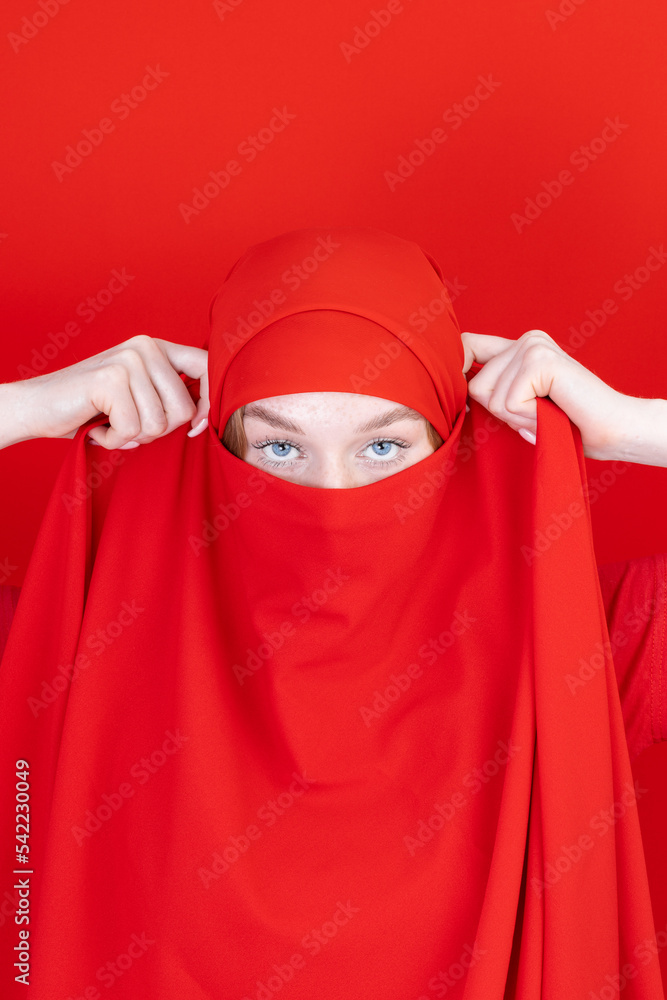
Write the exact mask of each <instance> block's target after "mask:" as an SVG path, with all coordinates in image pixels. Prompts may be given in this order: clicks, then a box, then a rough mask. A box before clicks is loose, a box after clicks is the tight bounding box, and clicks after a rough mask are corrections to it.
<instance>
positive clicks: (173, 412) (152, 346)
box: [124, 337, 206, 443]
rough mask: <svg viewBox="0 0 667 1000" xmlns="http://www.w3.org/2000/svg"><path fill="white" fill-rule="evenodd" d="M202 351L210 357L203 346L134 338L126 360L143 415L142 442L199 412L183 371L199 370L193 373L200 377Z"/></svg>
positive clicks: (133, 389) (186, 372)
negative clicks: (186, 384) (192, 346)
mask: <svg viewBox="0 0 667 1000" xmlns="http://www.w3.org/2000/svg"><path fill="white" fill-rule="evenodd" d="M174 348H175V349H176V350H172V349H174ZM168 352H169V353H168ZM201 355H204V357H206V352H205V351H202V350H201V348H189V347H187V346H185V345H181V344H171V343H170V342H169V341H162V340H158V339H155V338H152V337H136V338H133V341H132V347H131V348H130V349H129V350H128V352H127V357H126V358H124V361H125V363H126V365H127V368H128V370H129V372H130V388H131V390H132V394H133V396H134V398H135V402H136V404H137V408H138V410H139V415H140V418H141V425H142V429H141V437H140V438H139V440H140V441H141V443H145V442H147V441H148V440H151V441H153V440H155V439H156V438H158V437H162V436H163V435H165V434H169V433H171V431H173V430H175V429H176V428H177V427H180V426H181V424H184V423H186V422H187V421H189V420H191V419H192V418H193V417H194V416H195V414H196V413H197V407H196V405H195V403H194V400H193V399H192V396H191V395H190V393H189V391H188V389H187V386H185V385H184V383H183V380H182V379H181V378H180V376H179V372H180V371H184V372H185V374H187V375H190V372H196V374H193V375H192V376H191V377H196V378H198V377H199V372H200V370H201V363H202V362H201ZM193 358H194V362H193ZM204 370H205V369H204Z"/></svg>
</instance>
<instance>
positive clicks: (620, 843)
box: [0, 227, 663, 1000]
mask: <svg viewBox="0 0 667 1000" xmlns="http://www.w3.org/2000/svg"><path fill="white" fill-rule="evenodd" d="M424 309H426V310H427V314H428V316H429V317H431V319H426V318H425V316H424V312H423V310H424ZM420 310H422V311H421V312H420ZM210 314H211V333H210V341H209V373H210V380H211V400H212V403H211V414H210V421H209V427H208V430H207V432H206V433H205V434H202V435H201V436H200V437H198V438H195V439H188V438H187V437H186V430H187V428H186V427H183V428H180V429H179V430H178V431H176V432H174V433H173V434H171V435H169V436H167V437H165V438H162V439H160V440H159V441H156V442H154V443H153V444H151V445H150V446H146V447H142V448H138V449H136V450H135V451H128V452H114V453H109V454H107V453H103V455H102V456H100V454H99V453H100V450H101V449H99V448H91V447H90V446H89V445H87V444H86V442H85V428H84V429H82V430H81V431H80V432H79V434H78V435H77V437H76V438H75V440H74V442H73V443H72V447H71V450H70V451H69V452H68V454H67V456H66V459H65V461H64V464H63V467H62V470H61V473H60V476H59V478H58V481H57V484H56V486H55V488H54V491H53V494H52V496H51V499H50V502H49V506H48V509H47V512H46V515H45V518H44V522H43V525H42V528H41V531H40V535H39V538H38V540H37V544H36V547H35V551H34V555H33V558H32V561H31V564H30V567H29V571H28V575H27V578H26V581H25V585H24V588H23V592H22V595H21V601H20V603H19V606H18V609H17V614H16V617H15V619H14V624H13V626H12V631H11V633H10V637H9V643H8V646H7V649H6V652H5V656H4V658H3V660H2V664H1V667H0V685H1V692H2V705H3V729H2V735H1V737H0V743H1V753H2V758H1V759H2V769H1V779H0V780H1V781H2V788H3V796H2V799H3V808H2V817H1V822H2V824H3V826H2V839H1V846H2V877H3V879H4V881H5V887H6V891H7V892H8V893H9V896H10V897H11V898H12V899H13V900H14V901H15V902H16V903H17V904H18V907H19V910H18V914H17V919H18V920H19V921H21V920H23V917H27V919H25V921H24V922H22V923H21V922H19V923H17V922H15V921H14V920H12V919H7V920H6V921H5V922H4V923H3V925H2V926H1V927H0V935H1V936H2V937H1V945H2V955H1V958H2V969H3V973H2V974H3V976H4V977H5V983H7V982H8V981H10V980H11V982H10V983H9V985H8V987H7V989H6V990H5V992H4V993H3V995H6V996H8V997H19V996H21V997H24V996H27V997H28V998H29V1000H36V998H39V1000H46V998H49V1000H51V998H54V997H63V998H65V997H71V998H75V997H85V998H87V1000H90V998H95V997H97V996H106V995H107V993H106V991H107V989H109V990H111V989H113V991H114V992H113V994H109V995H113V996H117V997H123V998H136V997H155V998H161V1000H177V998H178V1000H183V998H189V1000H190V998H191V1000H203V998H209V997H214V998H221V1000H236V998H238V1000H248V998H251V1000H269V998H272V997H274V996H275V995H277V994H281V995H284V996H286V997H287V996H289V997H291V998H302V1000H305V998H308V1000H313V998H314V997H317V998H319V1000H329V998H330V1000H334V998H336V1000H338V998H340V997H341V996H352V997H363V998H376V997H377V998H382V1000H406V998H408V997H413V998H415V1000H417V998H420V1000H423V998H432V997H441V996H447V997H460V998H465V1000H503V998H521V1000H537V998H539V997H546V998H550V1000H556V998H558V1000H563V998H568V1000H569V998H585V1000H589V998H590V997H599V998H601V1000H604V998H607V997H614V996H616V995H617V993H618V991H619V990H622V994H623V996H624V997H626V998H628V1000H639V998H642V1000H647V998H648V1000H660V998H663V992H662V987H661V982H660V971H659V967H658V960H657V957H656V950H655V946H654V950H652V946H651V942H654V940H655V938H654V931H653V923H652V917H651V906H650V899H649V893H648V884H647V879H646V871H645V865H644V857H643V851H642V844H641V838H640V832H639V826H638V820H637V812H636V805H635V799H636V789H635V787H634V783H633V779H632V776H631V771H630V765H629V760H628V752H627V746H626V742H625V735H624V731H623V722H622V718H621V710H620V705H619V697H618V690H617V686H616V681H615V677H614V672H613V663H612V659H611V656H610V653H609V644H608V634H607V628H606V623H605V618H604V609H603V605H602V600H601V596H600V588H599V584H598V578H597V571H596V565H595V559H594V552H593V545H592V537H591V528H590V511H589V509H588V506H587V501H586V497H585V494H584V491H583V489H582V484H583V483H584V482H585V465H584V460H583V451H582V446H581V438H580V435H579V433H578V431H577V429H576V428H575V427H574V425H572V424H571V422H570V421H569V420H568V418H567V416H566V415H565V414H564V413H563V412H562V411H561V410H559V409H558V408H557V407H556V406H555V405H554V404H553V403H552V402H551V401H550V400H548V399H544V400H539V401H538V404H537V412H538V428H537V444H536V446H535V447H533V446H531V445H530V444H528V443H527V442H525V441H524V440H523V439H522V438H520V437H519V436H518V435H517V434H516V433H515V432H514V431H512V430H511V429H510V428H508V427H507V426H506V425H504V424H502V423H501V422H499V421H497V420H496V419H495V418H494V417H493V416H491V415H490V414H489V413H487V411H486V410H484V409H483V408H482V407H481V406H480V405H479V404H477V403H476V402H475V401H474V400H470V402H469V406H470V409H469V411H467V410H466V405H465V402H466V379H465V377H464V376H463V375H462V374H461V368H462V362H463V352H462V346H461V341H460V331H459V328H458V324H457V322H456V318H455V316H454V313H453V310H452V307H451V303H450V301H449V298H448V295H447V292H446V288H445V285H444V284H443V281H442V272H441V271H440V269H439V267H438V265H437V264H436V262H435V261H434V260H433V259H432V258H431V257H430V256H429V255H427V254H426V253H424V251H422V250H421V249H420V248H419V247H418V246H417V245H416V244H415V243H412V242H410V241H407V240H402V239H399V238H398V237H395V236H392V235H390V234H388V233H385V232H382V231H379V230H375V229H356V228H352V227H349V228H344V227H342V228H333V229H330V230H326V229H306V230H299V231H296V232H293V233H288V234H286V235H284V236H280V237H277V238H275V239H272V240H268V241H267V242H265V243H262V244H260V245H259V246H256V247H253V248H252V249H251V250H249V251H247V252H246V253H245V254H244V255H243V257H241V258H240V260H239V261H238V262H237V263H236V265H235V266H234V267H233V268H232V270H231V272H230V273H229V275H228V276H227V280H226V281H225V282H224V284H223V286H222V288H221V289H220V291H219V292H218V294H217V295H216V297H215V298H214V300H213V302H212V303H211V310H210ZM244 352H246V353H245V354H244ZM315 390H324V391H326V390H328V391H341V392H361V393H363V394H367V395H370V396H380V397H381V398H385V399H391V400H394V401H395V402H399V403H405V404H407V405H409V406H412V407H413V408H414V409H416V410H419V411H420V412H421V413H423V414H424V415H425V416H427V417H428V419H430V420H432V422H433V423H434V424H435V426H436V427H437V429H438V430H439V431H440V433H441V434H442V436H443V437H444V438H446V440H445V442H444V444H443V445H442V446H441V447H440V448H439V449H438V450H436V451H435V452H433V453H432V454H431V455H429V456H428V457H427V458H426V459H424V460H423V461H421V462H418V463H417V464H415V465H413V466H411V467H408V468H404V469H403V470H402V471H400V472H399V473H397V474H395V475H392V476H389V477H387V478H385V479H383V480H380V481H378V482H375V483H372V484H370V485H366V486H362V487H359V488H355V489H318V488H312V487H306V486H302V485H299V484H295V483H291V482H289V481H286V480H283V479H280V478H278V477H276V476H272V475H270V474H268V473H267V472H265V471H263V470H260V469H257V468H254V467H252V466H251V465H249V464H247V463H245V462H244V461H242V460H241V459H239V458H238V457H236V456H235V455H233V454H231V453H230V452H229V451H227V450H226V449H225V447H224V446H223V445H222V443H221V441H220V439H219V435H221V434H222V431H223V429H224V426H225V424H226V421H227V418H228V417H229V415H230V414H231V413H232V412H233V411H234V410H235V409H236V408H237V407H238V406H240V405H242V404H245V403H249V402H251V401H253V400H256V399H262V398H266V397H268V396H273V395H279V394H285V393H292V392H305V391H315ZM386 393H390V395H386ZM102 419H103V418H98V422H100V421H101V420H102ZM35 621H39V622H40V625H39V627H36V626H35ZM17 762H20V763H17ZM24 762H25V766H24ZM17 770H18V771H19V772H20V773H21V775H23V774H24V773H25V772H27V776H26V777H19V778H18V779H17V778H16V776H15V773H16V771H17ZM24 781H25V783H26V784H27V785H28V786H29V792H28V793H27V794H29V796H30V802H29V806H30V829H29V840H28V841H27V844H28V847H29V851H26V850H23V849H22V848H23V846H24V840H23V839H16V832H15V817H16V816H24V815H25V810H24V809H21V810H20V811H19V812H18V813H15V804H14V803H15V796H16V789H17V787H20V789H23V788H24V784H22V783H21V782H24ZM17 782H19V784H18V785H17ZM18 794H19V796H20V797H21V796H22V793H21V792H19V793H18ZM23 794H26V793H23ZM19 804H22V797H21V800H20V803H19ZM24 825H25V824H21V825H20V827H18V828H17V829H19V831H22V830H23V827H24ZM19 858H26V859H27V861H26V862H23V861H21V860H19ZM12 886H20V887H21V888H17V889H13V888H12ZM28 892H29V894H28ZM17 893H18V894H19V895H16V894H17ZM21 931H23V932H24V933H25V932H27V934H28V935H29V937H27V938H26V937H24V938H19V934H20V932H21ZM28 954H29V966H30V968H29V975H28V978H29V983H30V985H29V986H28V987H26V986H25V985H23V984H22V983H19V982H14V976H20V975H21V962H22V957H24V958H25V957H26V956H27V955H28ZM15 962H16V965H15V966H13V963H15ZM23 964H26V965H27V964H28V962H24V963H23ZM10 968H13V972H11V973H10V972H9V971H8V970H9V969H10ZM5 983H3V989H4V986H5ZM610 991H611V992H610Z"/></svg>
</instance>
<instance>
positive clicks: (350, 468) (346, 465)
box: [311, 448, 358, 489]
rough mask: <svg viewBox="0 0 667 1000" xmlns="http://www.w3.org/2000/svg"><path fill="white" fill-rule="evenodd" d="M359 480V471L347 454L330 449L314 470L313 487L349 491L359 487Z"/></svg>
mask: <svg viewBox="0 0 667 1000" xmlns="http://www.w3.org/2000/svg"><path fill="white" fill-rule="evenodd" d="M357 480H358V471H357V470H356V469H355V468H354V465H353V463H352V462H351V461H349V460H348V459H347V458H346V456H345V454H344V453H343V452H339V451H337V449H335V448H328V449H326V451H325V453H324V455H323V456H322V457H321V459H320V461H319V462H317V463H316V464H315V466H314V468H313V471H312V483H311V485H313V486H320V487H322V488H323V489H347V488H349V487H351V486H356V485H358V483H357Z"/></svg>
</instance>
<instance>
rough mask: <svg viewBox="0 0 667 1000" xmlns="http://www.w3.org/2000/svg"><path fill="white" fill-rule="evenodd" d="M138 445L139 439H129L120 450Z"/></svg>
mask: <svg viewBox="0 0 667 1000" xmlns="http://www.w3.org/2000/svg"><path fill="white" fill-rule="evenodd" d="M138 447H139V442H138V441H128V442H127V444H122V445H121V446H120V448H119V449H118V450H119V451H125V450H127V449H128V448H138Z"/></svg>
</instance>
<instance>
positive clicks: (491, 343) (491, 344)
mask: <svg viewBox="0 0 667 1000" xmlns="http://www.w3.org/2000/svg"><path fill="white" fill-rule="evenodd" d="M461 340H462V341H463V350H464V356H465V362H464V367H463V374H464V375H465V373H466V372H467V371H468V369H469V368H470V367H471V365H472V364H474V362H478V363H479V364H482V365H484V364H486V362H487V361H490V360H491V358H494V357H495V356H496V355H497V354H500V353H502V351H506V350H507V349H508V348H510V347H512V346H514V345H516V340H512V339H511V338H509V337H495V336H492V335H490V334H485V333H468V332H467V331H466V332H465V333H462V334H461Z"/></svg>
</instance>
